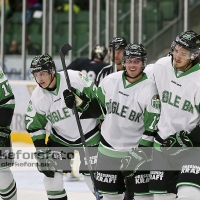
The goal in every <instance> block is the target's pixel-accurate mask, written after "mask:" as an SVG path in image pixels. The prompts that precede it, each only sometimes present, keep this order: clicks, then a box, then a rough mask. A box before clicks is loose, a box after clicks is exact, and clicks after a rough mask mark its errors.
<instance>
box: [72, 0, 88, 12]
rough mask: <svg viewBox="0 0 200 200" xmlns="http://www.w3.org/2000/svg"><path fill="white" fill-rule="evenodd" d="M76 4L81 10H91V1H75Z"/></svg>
mask: <svg viewBox="0 0 200 200" xmlns="http://www.w3.org/2000/svg"><path fill="white" fill-rule="evenodd" d="M74 4H76V5H77V6H79V7H80V9H81V10H89V5H90V3H89V0H81V1H80V0H74Z"/></svg>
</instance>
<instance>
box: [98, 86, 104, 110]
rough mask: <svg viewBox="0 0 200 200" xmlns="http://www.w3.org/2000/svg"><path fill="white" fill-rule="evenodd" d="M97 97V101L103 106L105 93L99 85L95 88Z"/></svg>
mask: <svg viewBox="0 0 200 200" xmlns="http://www.w3.org/2000/svg"><path fill="white" fill-rule="evenodd" d="M97 97H98V101H99V103H100V104H101V105H102V106H103V107H105V95H104V93H103V91H102V88H101V87H98V88H97Z"/></svg>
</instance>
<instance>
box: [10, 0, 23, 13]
mask: <svg viewBox="0 0 200 200" xmlns="http://www.w3.org/2000/svg"><path fill="white" fill-rule="evenodd" d="M9 4H10V9H11V13H14V12H22V0H9Z"/></svg>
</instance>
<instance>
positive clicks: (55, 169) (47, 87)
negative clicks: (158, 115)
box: [25, 54, 100, 200]
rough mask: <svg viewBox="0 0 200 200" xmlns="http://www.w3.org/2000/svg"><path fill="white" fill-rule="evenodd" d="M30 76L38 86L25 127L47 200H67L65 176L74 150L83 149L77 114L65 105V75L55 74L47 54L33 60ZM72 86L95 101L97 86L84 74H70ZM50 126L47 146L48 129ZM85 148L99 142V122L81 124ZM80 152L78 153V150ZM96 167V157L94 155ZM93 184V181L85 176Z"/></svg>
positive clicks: (27, 114)
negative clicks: (30, 140)
mask: <svg viewBox="0 0 200 200" xmlns="http://www.w3.org/2000/svg"><path fill="white" fill-rule="evenodd" d="M30 70H31V74H32V76H33V78H34V79H35V81H36V82H37V84H38V86H37V87H36V88H35V90H34V91H33V93H32V96H31V99H30V102H29V106H28V109H27V113H26V116H25V125H26V129H27V131H28V132H29V133H30V135H31V137H32V140H33V143H34V145H35V147H36V152H35V157H36V159H37V161H38V162H37V167H38V170H39V171H40V172H42V173H44V175H45V176H44V186H45V190H46V192H47V196H48V199H51V200H52V199H59V200H67V194H66V191H65V189H64V187H63V179H62V173H60V172H70V171H71V169H70V158H72V156H73V152H74V149H76V148H79V149H81V148H80V147H81V146H82V142H81V138H80V134H79V130H78V127H77V122H76V119H75V116H74V113H73V111H72V110H71V109H68V108H67V107H66V105H65V102H64V98H63V91H64V90H65V89H66V88H67V84H66V80H65V76H64V72H63V71H62V72H56V67H55V63H54V61H53V60H52V58H51V56H50V55H48V54H43V55H39V56H36V57H34V58H33V60H32V62H31V66H30ZM68 73H69V77H70V81H71V85H72V86H73V87H76V88H78V89H79V90H80V91H81V92H83V91H84V90H86V91H88V93H87V95H88V96H89V97H90V98H92V97H93V96H94V94H95V93H94V90H95V88H96V86H95V85H94V83H93V82H91V81H90V80H88V78H87V77H85V76H84V75H83V74H82V73H81V72H78V71H73V70H68ZM48 123H49V124H50V125H51V132H50V135H49V138H48V141H47V143H45V138H46V125H47V124H48ZM81 125H82V128H83V132H84V136H85V141H86V145H88V146H95V145H97V144H98V143H99V140H100V131H99V122H98V120H96V119H83V120H81ZM79 149H78V150H79ZM80 154H81V167H80V168H81V170H82V171H85V172H87V166H85V161H84V155H83V154H82V151H81V150H80ZM91 159H94V160H92V163H94V164H95V159H96V154H94V155H91ZM85 178H86V179H85V180H86V183H88V184H90V183H89V182H90V177H86V176H85Z"/></svg>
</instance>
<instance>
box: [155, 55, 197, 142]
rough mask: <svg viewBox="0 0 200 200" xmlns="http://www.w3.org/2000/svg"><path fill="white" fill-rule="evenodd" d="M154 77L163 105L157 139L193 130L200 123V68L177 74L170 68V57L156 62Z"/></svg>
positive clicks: (176, 71)
mask: <svg viewBox="0 0 200 200" xmlns="http://www.w3.org/2000/svg"><path fill="white" fill-rule="evenodd" d="M154 77H155V82H156V86H157V89H158V92H159V95H160V100H161V103H162V106H161V113H162V115H161V116H160V120H159V122H158V134H159V136H160V137H161V138H162V139H166V138H167V137H168V136H169V135H173V134H174V133H176V132H177V131H181V130H185V131H187V132H190V131H191V130H193V129H194V128H195V127H196V125H197V124H198V123H199V120H200V81H199V77H200V65H199V64H196V65H195V66H193V67H192V68H190V69H189V70H187V71H186V72H180V71H178V70H176V69H175V68H173V67H172V65H171V57H165V58H162V59H160V60H158V61H157V62H156V64H155V66H154ZM183 116H184V117H183Z"/></svg>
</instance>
